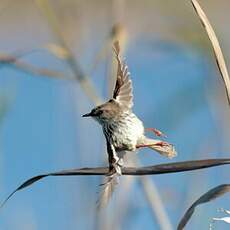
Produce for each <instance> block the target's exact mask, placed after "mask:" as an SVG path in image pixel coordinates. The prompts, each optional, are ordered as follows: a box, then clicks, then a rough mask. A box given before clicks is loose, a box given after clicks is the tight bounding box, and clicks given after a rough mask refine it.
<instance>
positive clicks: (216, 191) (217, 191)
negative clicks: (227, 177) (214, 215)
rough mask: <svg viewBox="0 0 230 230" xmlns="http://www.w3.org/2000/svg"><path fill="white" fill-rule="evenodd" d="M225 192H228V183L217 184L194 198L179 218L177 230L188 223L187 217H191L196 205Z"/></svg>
mask: <svg viewBox="0 0 230 230" xmlns="http://www.w3.org/2000/svg"><path fill="white" fill-rule="evenodd" d="M226 192H230V184H222V185H219V186H217V187H215V188H213V189H211V190H209V191H208V192H206V193H205V194H204V195H202V196H201V197H200V198H199V199H198V200H196V201H195V202H194V203H193V204H192V206H191V207H190V208H189V209H188V210H187V211H186V213H185V214H184V216H183V218H182V219H181V221H180V223H179V225H178V227H177V230H182V229H183V228H184V227H185V225H186V224H187V223H188V221H189V219H190V218H191V216H192V214H193V213H194V211H195V208H196V206H198V205H200V204H203V203H207V202H209V201H212V200H214V199H216V198H218V197H220V196H222V195H224V194H225V193H226Z"/></svg>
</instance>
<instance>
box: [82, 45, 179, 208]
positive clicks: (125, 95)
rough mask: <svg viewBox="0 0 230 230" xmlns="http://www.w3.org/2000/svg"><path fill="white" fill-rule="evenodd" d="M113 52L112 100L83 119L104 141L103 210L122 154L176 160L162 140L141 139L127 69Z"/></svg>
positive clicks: (118, 51)
mask: <svg viewBox="0 0 230 230" xmlns="http://www.w3.org/2000/svg"><path fill="white" fill-rule="evenodd" d="M114 52H115V56H116V59H117V62H118V67H117V80H116V85H115V89H114V92H113V98H112V99H110V100H109V101H107V102H106V103H104V104H102V105H99V106H97V107H95V108H94V109H92V111H91V112H90V113H87V114H85V115H83V117H92V118H94V119H95V120H96V121H97V122H99V124H100V125H101V126H102V130H103V133H104V135H105V138H106V143H107V152H108V160H109V169H110V173H109V176H108V179H107V181H106V183H105V184H104V185H105V188H104V191H103V194H102V196H101V197H103V201H102V203H103V204H102V205H103V206H104V205H105V204H106V203H107V201H108V200H109V198H110V196H111V194H112V191H113V189H114V186H115V184H117V179H115V178H118V177H117V175H121V167H122V164H123V163H122V158H123V156H124V154H125V152H126V151H131V152H134V151H135V150H136V149H139V148H143V147H148V148H151V149H153V150H155V151H157V152H159V153H160V154H161V155H163V156H166V157H168V158H172V157H174V156H176V151H175V148H174V146H173V145H172V144H169V143H167V142H165V141H162V140H155V139H150V138H148V137H146V136H145V132H144V131H145V129H144V125H143V123H142V121H141V120H140V119H139V118H138V117H137V116H136V115H135V114H134V113H133V112H132V107H133V93H132V91H133V88H132V81H131V80H130V73H129V72H128V66H127V65H126V64H125V63H124V62H123V61H122V60H121V58H120V55H119V53H120V47H119V43H118V42H115V43H114ZM148 130H149V131H153V132H154V133H155V134H156V135H157V136H163V134H162V133H161V132H160V131H159V130H157V129H154V128H149V129H148Z"/></svg>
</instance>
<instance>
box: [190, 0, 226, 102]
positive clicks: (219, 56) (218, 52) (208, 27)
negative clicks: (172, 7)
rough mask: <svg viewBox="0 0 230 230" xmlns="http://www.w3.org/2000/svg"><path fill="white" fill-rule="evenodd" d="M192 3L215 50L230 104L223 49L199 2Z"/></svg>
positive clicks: (193, 0) (192, 0) (193, 1)
mask: <svg viewBox="0 0 230 230" xmlns="http://www.w3.org/2000/svg"><path fill="white" fill-rule="evenodd" d="M191 2H192V5H193V7H194V9H195V11H196V13H197V15H198V16H199V18H200V21H201V22H202V25H203V26H204V28H205V30H206V32H207V34H208V38H209V40H210V41H211V44H212V48H213V51H214V55H215V59H216V63H217V66H218V68H219V71H220V74H221V76H222V79H223V81H224V86H225V90H226V94H227V98H228V103H229V104H230V79H229V75H228V70H227V67H226V64H225V60H224V55H223V53H222V51H221V48H220V44H219V41H218V39H217V36H216V34H215V32H214V30H213V28H212V26H211V24H210V22H209V20H208V18H207V16H206V15H205V13H204V11H203V10H202V8H201V6H200V5H199V3H198V2H197V0H191Z"/></svg>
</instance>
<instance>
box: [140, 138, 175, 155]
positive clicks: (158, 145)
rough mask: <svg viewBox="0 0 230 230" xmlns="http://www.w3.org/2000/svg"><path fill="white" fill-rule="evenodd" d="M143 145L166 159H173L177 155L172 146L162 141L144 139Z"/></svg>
mask: <svg viewBox="0 0 230 230" xmlns="http://www.w3.org/2000/svg"><path fill="white" fill-rule="evenodd" d="M144 145H149V148H150V149H153V150H155V151H157V152H158V153H160V154H161V155H163V156H166V157H168V158H173V157H175V156H176V155H177V152H176V150H175V147H174V146H173V145H172V144H170V143H168V142H165V141H162V140H155V139H150V138H147V137H146V138H145V140H144Z"/></svg>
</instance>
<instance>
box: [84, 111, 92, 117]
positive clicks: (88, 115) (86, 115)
mask: <svg viewBox="0 0 230 230" xmlns="http://www.w3.org/2000/svg"><path fill="white" fill-rule="evenodd" d="M91 116H92V113H91V112H90V113H86V114H84V115H82V117H91Z"/></svg>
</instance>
